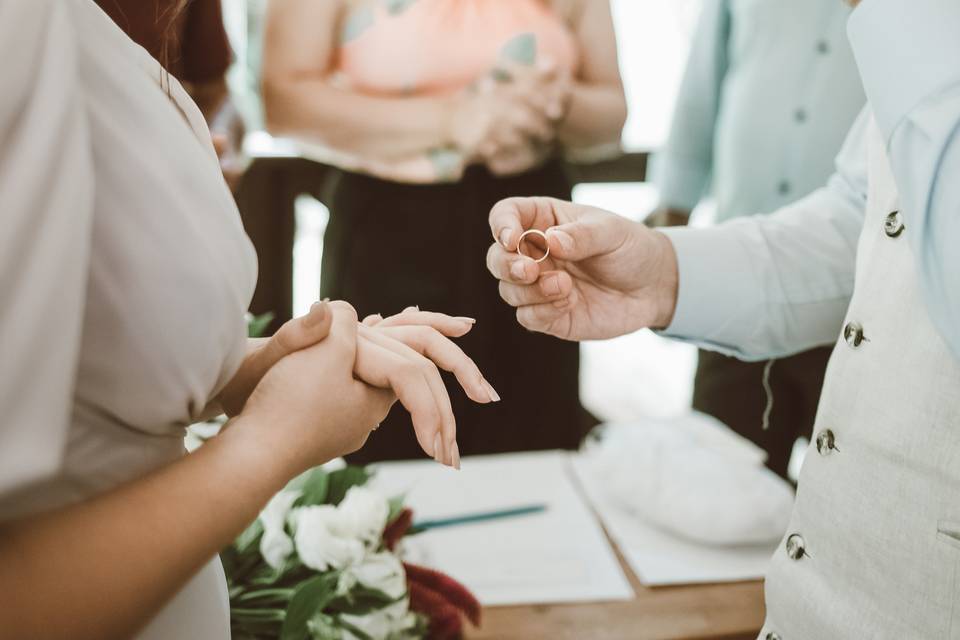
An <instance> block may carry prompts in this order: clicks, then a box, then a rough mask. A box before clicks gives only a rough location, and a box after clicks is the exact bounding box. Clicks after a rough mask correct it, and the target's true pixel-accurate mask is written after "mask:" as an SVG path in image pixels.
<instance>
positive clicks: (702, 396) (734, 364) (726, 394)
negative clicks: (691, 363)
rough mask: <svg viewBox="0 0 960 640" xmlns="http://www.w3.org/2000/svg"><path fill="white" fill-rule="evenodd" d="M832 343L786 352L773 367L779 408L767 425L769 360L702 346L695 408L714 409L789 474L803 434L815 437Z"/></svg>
mask: <svg viewBox="0 0 960 640" xmlns="http://www.w3.org/2000/svg"><path fill="white" fill-rule="evenodd" d="M831 352H832V349H831V348H827V347H822V348H818V349H813V350H812V351H807V352H805V353H800V354H797V355H795V356H790V357H788V358H782V359H780V360H777V361H775V362H774V363H773V367H772V368H771V369H770V387H771V389H772V391H773V401H774V403H773V410H772V412H771V414H770V426H769V429H767V430H766V431H765V430H763V428H762V424H763V411H764V408H765V407H766V403H767V398H766V394H765V393H764V389H763V369H764V366H765V365H766V363H765V362H741V361H740V360H737V359H735V358H730V357H727V356H723V355H720V354H718V353H713V352H710V351H703V350H701V351H700V360H699V363H698V364H697V375H696V378H695V381H694V389H693V408H694V409H696V410H698V411H702V412H703V413H706V414H709V415H711V416H713V417H715V418H717V419H718V420H720V421H721V422H723V423H724V424H726V425H727V426H729V427H730V428H731V429H733V430H734V431H736V432H737V433H739V434H740V435H742V436H744V437H745V438H748V439H749V440H751V441H752V442H753V443H755V444H756V445H757V446H759V447H761V448H762V449H764V450H765V451H766V452H767V455H768V458H767V466H768V467H769V468H770V469H771V470H772V471H774V472H775V473H777V474H778V475H780V476H781V477H783V478H786V477H787V466H788V464H789V463H790V454H791V452H792V451H793V445H794V443H795V442H796V441H797V438H799V437H801V436H803V437H807V438H809V437H810V433H811V431H812V430H813V422H814V419H815V418H816V413H817V403H818V402H819V401H820V389H821V388H822V387H823V375H824V372H825V370H826V367H827V361H828V360H829V358H830V353H831Z"/></svg>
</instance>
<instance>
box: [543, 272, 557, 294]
mask: <svg viewBox="0 0 960 640" xmlns="http://www.w3.org/2000/svg"><path fill="white" fill-rule="evenodd" d="M540 289H541V291H543V294H544V295H547V296H558V295H560V276H550V277H549V278H546V279H544V281H543V282H542V283H540Z"/></svg>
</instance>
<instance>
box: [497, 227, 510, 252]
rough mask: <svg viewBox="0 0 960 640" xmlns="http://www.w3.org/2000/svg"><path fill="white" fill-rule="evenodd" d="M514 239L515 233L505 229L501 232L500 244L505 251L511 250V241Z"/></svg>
mask: <svg viewBox="0 0 960 640" xmlns="http://www.w3.org/2000/svg"><path fill="white" fill-rule="evenodd" d="M512 238H513V231H511V230H510V229H504V230H503V231H501V232H500V244H502V245H503V248H504V249H509V248H510V240H511V239H512Z"/></svg>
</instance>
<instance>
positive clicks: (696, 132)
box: [652, 0, 730, 211]
mask: <svg viewBox="0 0 960 640" xmlns="http://www.w3.org/2000/svg"><path fill="white" fill-rule="evenodd" d="M729 35H730V18H729V13H728V7H727V0H706V2H704V5H703V9H702V13H701V15H700V22H699V23H698V25H697V29H696V32H695V34H694V37H693V44H692V46H691V49H690V56H689V58H688V60H687V66H686V70H685V71H684V74H683V80H682V82H681V84H680V92H679V94H678V96H677V102H676V106H675V107H674V112H673V123H672V124H671V126H670V134H669V137H668V138H667V142H666V145H664V147H663V149H662V150H661V151H660V152H659V153H658V154H657V156H656V157H655V158H654V163H653V167H652V169H653V181H654V182H655V183H656V185H657V187H658V188H659V190H660V203H661V204H662V205H664V206H669V207H673V208H678V209H684V210H687V211H692V210H693V208H694V207H695V206H696V205H697V203H698V202H699V201H700V199H701V198H702V197H703V194H704V192H705V191H706V188H707V184H708V183H709V181H710V174H711V167H712V165H713V140H714V133H715V129H716V121H717V113H718V111H719V108H720V94H721V88H722V86H723V79H724V76H725V75H726V73H727V64H728V61H727V47H728V41H729Z"/></svg>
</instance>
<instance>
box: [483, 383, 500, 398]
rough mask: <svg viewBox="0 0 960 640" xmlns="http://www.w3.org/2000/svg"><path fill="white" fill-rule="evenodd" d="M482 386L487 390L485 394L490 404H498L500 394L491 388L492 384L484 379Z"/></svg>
mask: <svg viewBox="0 0 960 640" xmlns="http://www.w3.org/2000/svg"><path fill="white" fill-rule="evenodd" d="M483 386H484V388H485V389H486V390H487V394H489V396H490V401H491V402H500V394H499V393H497V390H496V389H494V388H493V385H492V384H490V383H489V382H487V380H486V379H484V381H483Z"/></svg>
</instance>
